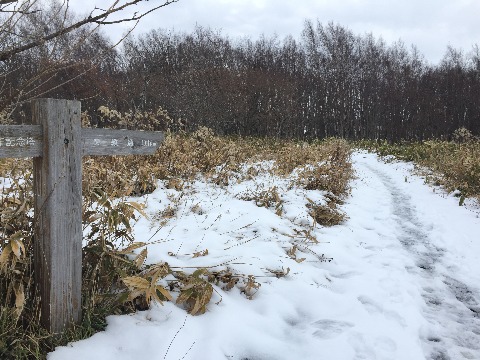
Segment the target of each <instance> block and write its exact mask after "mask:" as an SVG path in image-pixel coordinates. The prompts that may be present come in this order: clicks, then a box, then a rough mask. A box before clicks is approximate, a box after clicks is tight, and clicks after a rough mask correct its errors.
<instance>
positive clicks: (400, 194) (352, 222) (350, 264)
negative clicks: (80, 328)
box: [48, 153, 480, 360]
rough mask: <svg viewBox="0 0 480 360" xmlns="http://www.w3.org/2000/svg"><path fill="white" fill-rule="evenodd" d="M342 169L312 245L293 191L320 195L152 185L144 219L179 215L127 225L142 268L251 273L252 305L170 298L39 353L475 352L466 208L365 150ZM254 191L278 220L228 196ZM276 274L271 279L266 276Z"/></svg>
mask: <svg viewBox="0 0 480 360" xmlns="http://www.w3.org/2000/svg"><path fill="white" fill-rule="evenodd" d="M354 164H355V168H356V171H357V179H356V180H355V181H354V183H353V191H352V196H351V198H349V199H348V201H347V202H346V203H345V205H343V207H342V208H343V210H344V211H345V212H346V213H347V214H348V216H349V220H347V221H346V222H345V223H344V224H343V225H339V226H335V227H332V228H322V227H319V226H317V228H316V229H315V230H314V231H313V232H312V235H314V236H315V237H316V238H317V239H318V240H319V241H320V243H319V244H314V245H309V244H308V241H307V239H305V236H304V235H305V234H303V235H302V233H301V231H303V230H307V229H308V228H309V227H310V225H311V219H310V218H309V216H308V215H307V210H308V209H306V207H305V204H306V203H307V201H308V200H307V199H306V198H307V197H308V198H309V199H310V200H313V201H322V199H323V194H321V193H319V192H315V191H305V190H300V189H295V188H293V189H290V190H289V189H288V187H289V182H288V181H283V180H279V179H275V178H273V177H270V176H259V177H256V178H255V179H254V180H251V181H247V182H241V183H240V184H235V185H231V186H229V187H228V188H226V189H220V188H219V187H216V186H214V185H211V184H205V183H202V182H197V183H195V184H192V186H191V187H190V188H189V189H187V190H186V191H185V193H184V194H183V196H182V197H181V198H178V196H179V194H180V193H178V192H176V191H175V190H166V189H165V188H159V189H157V190H156V191H155V192H154V193H153V194H151V195H149V196H148V198H147V204H148V208H147V212H148V213H149V214H150V215H151V216H152V219H153V218H154V216H155V214H156V213H158V211H160V210H163V209H165V208H166V206H168V205H169V204H170V205H172V204H173V203H175V202H177V203H178V209H177V213H176V215H175V217H174V218H172V219H171V220H170V221H169V223H168V224H167V225H166V226H164V227H163V228H161V229H158V227H156V226H155V223H154V222H153V221H152V220H150V221H149V220H146V219H144V220H141V221H140V222H139V223H137V225H136V238H137V240H138V241H147V240H149V239H150V240H149V242H150V243H151V244H150V245H149V246H148V251H149V257H148V260H149V261H150V262H158V261H168V263H169V264H170V265H172V266H193V267H197V266H212V265H221V266H219V267H218V268H219V269H221V268H224V267H225V266H224V265H222V264H225V263H227V264H228V266H229V267H230V268H232V269H234V270H236V271H237V272H241V273H244V274H252V275H255V276H257V281H259V282H261V284H262V286H261V288H260V289H259V291H258V292H257V293H256V294H255V295H254V296H253V300H248V299H246V297H245V296H244V295H243V294H241V293H240V291H239V290H238V289H232V290H231V291H229V292H222V291H221V290H219V292H220V293H221V295H222V297H223V298H222V301H221V302H220V303H219V304H218V305H215V302H217V301H219V300H220V296H219V295H218V294H214V298H213V300H212V302H211V304H210V305H209V308H208V311H207V313H206V314H204V315H200V316H190V315H186V312H185V311H184V310H182V309H180V308H179V307H177V306H176V305H174V304H172V303H164V305H163V306H154V307H153V308H152V309H151V310H148V311H145V312H139V313H136V314H133V315H130V316H111V317H109V319H108V323H109V325H108V328H107V330H106V331H105V332H102V333H98V334H96V335H94V336H93V337H91V338H90V339H87V340H84V341H80V342H76V343H73V344H70V345H69V346H67V347H61V348H58V349H57V350H56V351H55V352H53V353H51V354H49V356H48V359H49V360H59V359H62V360H63V359H69V360H75V359H78V360H80V359H81V360H84V359H90V360H93V359H105V360H106V359H112V360H122V359H135V358H138V359H140V358H142V359H175V360H176V359H198V360H203V359H205V360H217V359H218V360H220V359H222V360H223V359H238V360H247V359H249V360H271V359H276V360H292V359H302V360H303V359H305V360H306V359H327V360H336V359H338V360H349V359H368V360H373V359H379V360H380V359H400V360H401V359H408V360H416V359H419V360H420V359H438V360H440V359H452V360H457V359H480V281H479V280H480V272H479V270H480V262H479V259H480V218H479V215H478V212H475V210H474V209H473V208H472V207H470V208H467V207H459V206H458V199H457V198H454V197H452V196H446V195H443V194H442V193H441V192H440V191H439V190H438V189H437V191H434V190H433V189H432V188H431V187H428V186H427V185H425V184H424V181H423V180H422V179H421V178H418V177H416V176H413V175H412V174H411V172H410V170H411V168H412V167H411V166H410V165H408V164H403V163H390V164H384V163H383V162H381V161H378V160H377V158H376V156H375V155H371V154H366V153H357V154H355V155H354ZM262 186H263V187H264V188H265V189H266V188H269V187H272V186H277V188H278V190H279V193H280V194H283V195H282V200H283V201H284V216H282V217H279V216H277V215H276V214H275V209H266V208H259V207H257V206H256V205H255V204H254V203H253V202H247V201H243V200H240V199H238V197H239V196H238V195H239V194H242V193H246V192H248V191H249V190H248V189H256V188H257V187H260V188H261V187H262ZM152 226H153V227H152ZM293 244H297V245H299V248H301V249H303V250H304V252H301V251H300V250H299V251H297V254H296V255H297V259H300V258H305V260H304V261H303V262H301V263H298V262H296V261H295V260H294V259H292V258H290V257H289V256H287V254H286V251H287V250H289V249H291V248H292V246H293ZM302 246H303V247H302ZM205 249H208V252H209V253H208V255H207V256H202V257H196V258H192V254H194V253H195V252H199V251H203V250H205ZM169 252H170V253H171V255H168V253H169ZM322 254H325V256H326V257H331V258H333V260H332V261H331V262H324V261H322V260H324V258H323V257H322V256H321V255H322ZM287 268H289V269H290V272H289V273H288V275H287V276H285V277H282V278H279V279H277V278H276V277H275V276H273V274H272V272H271V271H270V270H273V271H277V270H282V269H283V270H285V271H286V269H287Z"/></svg>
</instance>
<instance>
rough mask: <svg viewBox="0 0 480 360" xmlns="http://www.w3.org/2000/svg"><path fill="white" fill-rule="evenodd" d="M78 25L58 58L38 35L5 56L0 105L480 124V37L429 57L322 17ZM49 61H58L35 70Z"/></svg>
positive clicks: (316, 126)
mask: <svg viewBox="0 0 480 360" xmlns="http://www.w3.org/2000/svg"><path fill="white" fill-rule="evenodd" d="M82 31H83V32H85V31H87V32H88V31H89V30H88V28H83V30H82ZM82 31H78V32H77V33H75V34H72V33H70V34H68V36H70V37H71V38H72V37H74V38H75V39H76V41H72V39H71V38H70V39H65V42H64V46H66V48H65V49H62V43H61V42H59V45H58V48H57V49H56V51H59V52H61V53H62V54H64V53H68V56H66V57H64V58H62V57H61V56H59V55H55V52H53V51H52V50H51V49H43V47H44V46H45V47H46V46H48V45H42V46H40V47H36V48H34V49H33V50H29V51H26V52H23V53H21V54H18V55H15V56H13V57H12V58H10V59H9V60H8V61H7V62H5V61H4V62H3V63H0V66H3V69H2V73H3V74H4V76H3V83H4V85H3V88H2V90H1V92H0V100H1V104H0V105H1V107H2V109H4V111H6V110H7V109H9V110H8V111H10V112H11V113H15V114H21V113H22V112H23V113H24V114H26V113H27V112H28V111H27V110H25V109H24V108H25V107H24V106H21V105H14V106H13V107H14V110H12V109H11V107H12V104H19V103H22V101H24V100H21V101H20V100H18V98H15V96H17V97H18V96H19V95H18V94H20V95H21V96H23V97H21V99H26V98H28V97H26V96H24V94H25V92H29V95H30V96H37V95H42V96H45V95H46V96H54V97H66V98H77V99H80V100H82V105H83V106H84V109H86V110H87V111H88V112H89V114H90V116H91V121H92V123H93V124H94V125H96V126H106V125H110V124H108V121H107V120H108V119H106V118H105V117H104V116H103V115H102V113H101V112H99V111H98V109H99V108H100V106H103V105H106V106H108V107H109V108H110V109H115V110H116V111H119V112H124V113H128V114H129V116H131V117H132V118H135V114H143V113H155V112H157V110H158V109H162V111H163V110H166V111H167V112H168V114H169V117H170V118H172V119H175V120H176V121H175V124H176V126H177V127H181V128H183V129H185V130H187V131H191V130H195V129H196V128H197V127H199V126H207V127H209V128H212V129H213V130H214V131H215V132H216V133H218V134H224V135H241V136H261V137H263V136H265V137H276V138H297V139H304V140H308V139H315V138H325V137H331V136H338V137H344V138H348V139H385V140H389V141H399V140H402V139H405V140H426V139H432V138H445V139H448V138H450V137H451V135H452V133H453V132H454V131H455V130H456V129H458V128H460V127H465V128H467V129H469V130H470V131H471V132H472V133H474V134H480V48H479V47H478V45H474V46H473V47H472V49H471V51H469V52H468V53H466V54H465V53H463V52H462V51H461V50H456V49H454V48H452V47H448V48H447V49H446V52H445V55H444V57H443V59H442V60H441V61H440V63H439V64H430V63H429V62H427V61H426V60H425V58H424V57H423V56H422V54H421V53H420V52H419V51H418V49H416V48H415V47H414V46H412V47H407V46H406V45H405V44H403V43H402V42H400V41H399V42H396V43H394V44H392V45H387V44H386V43H385V41H383V40H382V39H380V38H375V37H374V36H373V35H371V34H366V35H356V34H354V33H353V32H352V31H350V30H349V29H348V28H346V27H343V26H341V25H338V24H333V23H328V24H322V23H320V22H319V21H316V22H313V21H306V22H305V24H304V29H303V32H302V34H300V36H299V37H298V39H297V38H294V37H293V36H288V37H286V38H284V39H280V38H279V37H277V36H270V37H268V36H263V35H262V36H260V37H259V38H258V39H256V40H252V39H250V38H242V39H233V40H232V39H230V38H229V37H228V36H226V35H224V34H222V33H221V32H220V31H215V30H212V29H209V28H204V27H201V26H197V27H196V28H195V30H194V31H193V32H191V33H181V32H174V31H169V30H162V29H159V30H153V31H150V32H148V33H145V34H142V35H139V36H135V37H134V36H128V37H126V38H125V40H124V41H123V44H122V47H115V46H112V44H111V43H110V41H109V40H108V38H107V37H106V36H105V35H102V34H101V33H98V32H96V33H95V35H94V36H88V37H87V36H86V35H82ZM82 36H83V38H82ZM80 40H81V41H80ZM72 43H75V44H78V45H77V46H75V47H74V48H73V49H72V48H71V45H69V44H72ZM65 58H66V59H67V60H68V61H65ZM58 59H60V60H62V61H63V62H62V64H61V66H59V64H58V61H59V60H58ZM52 64H54V65H55V66H56V69H57V70H56V71H54V72H53V73H52V74H48V75H47V77H45V76H43V77H41V79H36V78H35V76H36V74H38V73H39V72H41V71H45V70H44V69H45V67H47V68H48V66H52ZM6 65H8V66H10V67H9V68H8V69H7V68H6ZM19 69H21V71H20V73H21V74H22V76H23V78H22V77H19V76H17V74H18V73H19V72H18V71H19ZM25 79H28V80H29V81H27V80H25ZM31 79H34V81H32V80H31ZM47 80H48V81H47ZM32 84H33V87H32ZM27 85H28V86H27ZM32 89H33V90H32ZM8 95H10V98H9V96H8ZM12 96H13V97H12ZM17 118H18V117H17ZM158 124H159V125H158V126H159V127H160V126H162V125H161V123H158ZM163 126H164V124H163Z"/></svg>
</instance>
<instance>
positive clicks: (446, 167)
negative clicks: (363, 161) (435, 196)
mask: <svg viewBox="0 0 480 360" xmlns="http://www.w3.org/2000/svg"><path fill="white" fill-rule="evenodd" d="M362 146H363V147H368V148H370V149H371V150H374V151H376V152H378V154H379V155H381V156H387V155H393V156H395V157H396V158H398V159H401V160H405V161H413V162H415V163H416V164H418V165H420V166H421V167H426V168H428V169H430V170H431V171H432V172H431V173H429V174H426V175H427V178H428V179H429V180H430V181H431V182H432V183H434V184H435V185H442V186H444V187H445V189H446V190H448V191H450V192H452V191H454V190H459V191H460V192H461V196H465V197H474V198H476V199H477V200H480V141H479V140H476V139H474V138H469V140H468V141H464V142H446V141H426V142H423V143H408V144H407V143H405V144H387V143H381V144H372V143H370V144H366V146H365V144H363V145H362Z"/></svg>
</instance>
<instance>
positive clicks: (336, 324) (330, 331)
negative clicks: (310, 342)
mask: <svg viewBox="0 0 480 360" xmlns="http://www.w3.org/2000/svg"><path fill="white" fill-rule="evenodd" d="M312 325H313V326H314V327H316V328H318V330H316V331H315V332H314V333H313V335H314V336H317V337H319V338H322V339H331V338H334V337H336V336H338V335H340V334H342V333H343V332H345V330H347V329H349V328H352V327H353V326H354V325H353V324H352V323H349V322H346V321H336V320H329V319H322V320H318V321H315V322H314V323H313V324H312Z"/></svg>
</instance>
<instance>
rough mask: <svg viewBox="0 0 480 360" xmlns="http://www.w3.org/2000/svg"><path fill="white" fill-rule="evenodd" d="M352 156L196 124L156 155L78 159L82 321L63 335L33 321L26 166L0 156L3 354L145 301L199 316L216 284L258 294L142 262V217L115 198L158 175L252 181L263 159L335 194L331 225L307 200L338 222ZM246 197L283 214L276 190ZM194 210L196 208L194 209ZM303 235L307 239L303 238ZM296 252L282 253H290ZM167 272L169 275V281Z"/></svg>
mask: <svg viewBox="0 0 480 360" xmlns="http://www.w3.org/2000/svg"><path fill="white" fill-rule="evenodd" d="M349 156H350V148H349V146H348V145H347V144H346V143H345V142H343V141H341V140H336V139H329V140H327V141H324V142H318V143H314V144H303V143H302V144H296V143H293V142H289V141H274V140H261V139H242V138H237V139H233V138H225V137H218V136H215V135H214V134H213V133H212V131H211V130H209V129H206V128H200V129H199V130H198V131H196V132H195V133H193V134H190V135H187V134H184V133H178V134H172V133H167V136H166V140H165V143H164V144H163V145H162V146H161V148H160V149H159V151H158V152H157V153H156V154H155V155H153V156H148V157H136V156H132V157H123V158H122V157H103V158H100V157H97V158H93V157H92V158H85V159H84V164H83V166H84V179H83V197H84V201H83V226H84V234H85V237H84V248H83V309H84V311H83V313H84V318H83V321H82V324H80V325H79V326H78V327H77V328H75V329H73V330H72V331H70V332H67V333H65V334H63V335H62V336H61V337H60V338H59V337H54V336H52V335H51V334H48V333H46V332H45V331H44V330H42V328H41V326H40V323H39V314H38V299H36V297H35V290H34V284H33V281H32V279H33V276H32V259H33V241H34V240H33V228H32V224H33V222H34V221H35V220H34V214H33V208H32V206H33V203H32V201H33V200H32V195H33V194H32V178H31V169H32V162H31V160H3V161H1V162H0V178H3V179H4V180H3V185H1V188H2V192H1V196H0V203H1V208H0V209H1V210H0V216H1V225H0V251H1V253H0V333H1V334H2V337H1V339H0V357H2V358H10V357H15V358H35V359H37V358H43V357H44V355H45V353H46V352H48V351H51V350H52V349H53V348H54V347H55V346H57V345H59V344H64V343H65V342H67V341H72V340H77V339H80V338H84V337H88V336H90V335H91V334H93V333H94V332H96V331H98V330H101V329H103V328H104V326H105V325H106V324H105V321H104V318H105V315H107V314H111V313H124V312H128V311H132V310H134V309H144V308H146V307H147V306H148V305H149V303H150V301H152V300H154V301H157V302H160V303H161V302H162V301H171V300H175V301H176V303H177V304H178V305H179V306H182V307H184V308H185V309H186V310H187V311H188V312H189V313H191V314H201V313H204V312H205V311H206V309H207V305H208V304H209V302H210V300H211V298H212V295H213V294H214V291H216V290H215V287H214V285H216V286H218V287H219V288H221V289H223V290H230V289H233V288H238V290H239V291H240V292H242V293H243V294H245V296H246V297H247V298H249V299H252V298H253V296H254V295H255V293H256V292H257V291H258V290H259V288H260V283H258V282H257V281H256V280H255V276H253V275H249V274H236V273H234V272H232V271H231V270H229V269H228V268H227V269H225V270H215V271H213V269H207V268H200V269H198V270H196V271H193V272H189V271H184V269H180V268H170V267H169V265H168V264H167V263H160V264H154V265H145V260H146V258H147V256H148V251H147V248H146V246H145V244H144V243H140V242H135V240H134V236H133V233H132V225H133V223H134V222H135V221H136V219H137V218H138V217H139V216H144V215H145V214H144V212H143V206H142V204H140V203H138V202H132V201H125V200H122V198H123V197H124V196H127V195H128V196H132V195H133V196H135V195H142V194H145V193H149V192H152V191H153V190H154V189H155V188H156V186H157V182H158V180H159V179H160V180H164V183H165V184H166V186H167V187H168V188H171V189H175V190H177V191H179V192H181V191H183V190H184V189H185V188H188V183H189V182H190V181H192V180H194V179H196V178H198V177H204V178H205V179H206V180H207V181H210V182H212V183H214V184H217V185H218V186H225V185H228V184H229V183H230V182H231V181H240V180H241V179H240V177H243V179H248V178H251V177H254V176H255V175H256V173H257V172H258V170H255V165H254V164H255V163H258V162H259V161H265V160H269V161H270V163H271V164H272V167H271V171H272V173H275V174H277V175H281V176H288V175H291V174H292V172H294V173H295V172H296V174H297V176H296V180H295V183H292V185H291V186H301V187H305V188H309V189H318V190H322V191H324V193H325V194H329V196H330V197H331V198H332V199H336V200H335V201H333V200H332V201H329V205H328V208H329V209H331V210H332V212H333V215H331V216H330V215H329V217H328V221H324V220H322V219H323V218H322V216H323V215H321V214H320V211H321V210H320V208H321V207H320V206H319V205H317V204H313V203H312V206H311V209H310V210H311V216H312V217H313V218H314V219H315V221H316V222H317V223H318V224H323V225H333V224H334V223H338V222H340V221H341V219H343V217H342V216H341V215H338V214H336V213H335V211H336V210H335V208H336V205H335V204H336V203H338V202H340V200H339V199H340V198H341V197H342V196H344V195H345V194H347V193H348V179H350V178H351V176H352V168H351V164H350V162H349ZM242 169H243V170H242ZM245 169H247V170H245ZM245 199H246V200H251V201H255V202H256V204H257V205H258V206H264V207H268V208H272V209H274V211H275V212H276V213H277V215H279V216H282V194H281V193H280V190H279V189H278V188H271V189H263V190H259V191H258V192H254V193H251V194H245ZM171 200H172V204H171V205H170V206H169V207H167V208H166V210H165V211H162V212H160V213H159V214H157V215H155V217H154V219H153V221H155V222H156V223H157V224H159V226H163V225H165V224H166V223H167V222H168V221H170V219H172V218H173V217H175V216H176V211H177V210H176V205H175V203H176V202H178V199H174V198H172V199H171ZM191 211H193V212H201V211H202V209H201V208H200V207H199V206H197V207H195V206H192V208H191ZM302 236H303V235H302ZM304 237H305V239H307V235H305V236H304ZM300 238H301V237H300V236H299V237H298V239H300ZM302 244H303V245H302ZM305 244H306V243H305V242H304V241H303V240H302V241H300V242H299V246H300V247H302V246H305ZM296 249H297V248H296ZM296 249H295V251H296ZM302 249H303V248H302ZM295 251H293V253H292V254H291V255H289V256H290V257H292V258H295V256H296V255H295ZM302 251H303V250H302ZM207 255H208V249H204V250H201V251H200V250H199V251H198V252H196V253H195V254H192V257H193V258H195V257H200V256H207ZM172 256H175V254H172ZM297 260H298V261H299V262H300V261H301V259H297ZM277 273H278V274H280V273H282V274H284V272H282V271H281V270H278V271H277V270H274V273H272V274H274V275H272V276H277V277H278V276H279V275H278V274H277ZM167 276H168V278H169V279H171V278H172V277H173V278H174V279H175V280H174V281H172V280H169V281H168V282H167V281H166V280H165V279H166V278H167ZM283 276H285V274H284V275H283Z"/></svg>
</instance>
